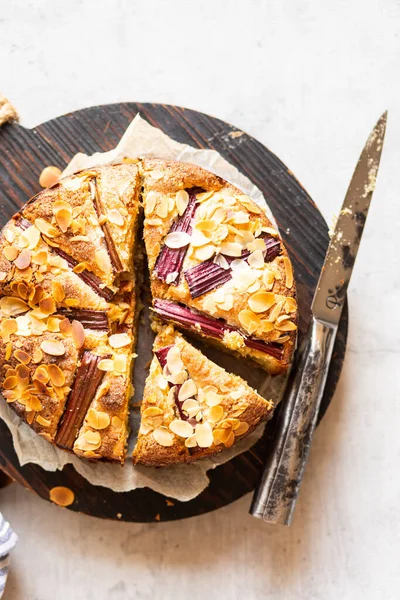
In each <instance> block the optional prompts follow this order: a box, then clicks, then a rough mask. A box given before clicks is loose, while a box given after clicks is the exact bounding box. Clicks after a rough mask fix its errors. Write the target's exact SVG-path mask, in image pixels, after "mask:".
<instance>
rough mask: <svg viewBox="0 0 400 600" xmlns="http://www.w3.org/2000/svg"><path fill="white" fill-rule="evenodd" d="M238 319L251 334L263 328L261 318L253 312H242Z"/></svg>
mask: <svg viewBox="0 0 400 600" xmlns="http://www.w3.org/2000/svg"><path fill="white" fill-rule="evenodd" d="M238 317H239V322H240V324H241V325H242V327H243V328H244V329H245V330H246V331H247V332H248V333H250V334H252V333H254V332H256V331H257V330H258V329H260V327H261V319H260V317H258V316H257V315H256V314H255V313H254V312H253V311H251V310H246V309H244V310H241V311H240V313H239V315H238Z"/></svg>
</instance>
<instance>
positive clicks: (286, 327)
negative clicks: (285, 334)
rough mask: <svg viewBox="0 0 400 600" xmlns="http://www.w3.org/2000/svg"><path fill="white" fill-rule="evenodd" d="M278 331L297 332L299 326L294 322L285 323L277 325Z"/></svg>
mask: <svg viewBox="0 0 400 600" xmlns="http://www.w3.org/2000/svg"><path fill="white" fill-rule="evenodd" d="M276 328H277V329H278V331H295V330H296V329H297V326H296V325H295V324H294V323H293V322H292V321H284V322H282V323H279V325H276Z"/></svg>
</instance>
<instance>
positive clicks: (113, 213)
mask: <svg viewBox="0 0 400 600" xmlns="http://www.w3.org/2000/svg"><path fill="white" fill-rule="evenodd" d="M106 216H107V219H108V220H109V221H110V223H113V225H118V227H123V226H124V225H125V219H124V217H123V216H122V215H121V213H120V212H119V210H118V209H117V208H112V209H111V210H109V211H108V212H107V215H106Z"/></svg>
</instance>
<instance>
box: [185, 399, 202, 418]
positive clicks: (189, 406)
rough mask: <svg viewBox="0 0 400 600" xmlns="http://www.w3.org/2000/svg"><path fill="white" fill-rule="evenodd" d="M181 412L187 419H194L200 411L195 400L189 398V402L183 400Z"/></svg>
mask: <svg viewBox="0 0 400 600" xmlns="http://www.w3.org/2000/svg"><path fill="white" fill-rule="evenodd" d="M182 410H183V411H184V412H186V413H187V414H188V415H189V417H195V416H196V415H197V413H198V412H199V410H200V404H199V403H198V402H197V400H194V399H193V398H190V399H189V400H185V402H184V403H183V404H182Z"/></svg>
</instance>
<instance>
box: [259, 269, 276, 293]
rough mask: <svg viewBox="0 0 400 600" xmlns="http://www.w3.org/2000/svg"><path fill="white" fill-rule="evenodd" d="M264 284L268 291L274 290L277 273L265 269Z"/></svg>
mask: <svg viewBox="0 0 400 600" xmlns="http://www.w3.org/2000/svg"><path fill="white" fill-rule="evenodd" d="M262 279H263V284H264V287H265V289H266V290H268V291H269V290H272V288H273V286H274V281H275V273H274V272H273V271H272V270H271V271H270V270H269V269H264V271H263V276H262Z"/></svg>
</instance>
